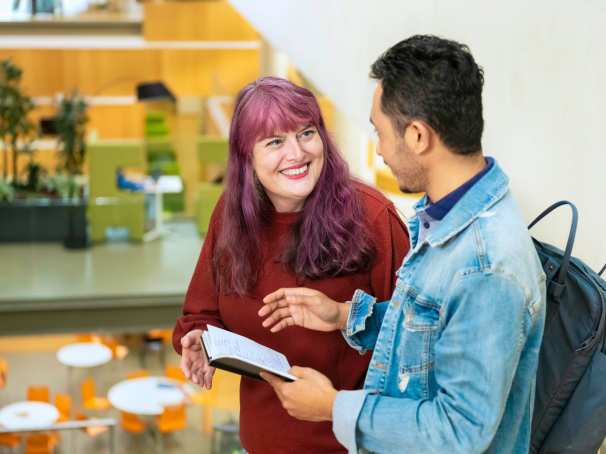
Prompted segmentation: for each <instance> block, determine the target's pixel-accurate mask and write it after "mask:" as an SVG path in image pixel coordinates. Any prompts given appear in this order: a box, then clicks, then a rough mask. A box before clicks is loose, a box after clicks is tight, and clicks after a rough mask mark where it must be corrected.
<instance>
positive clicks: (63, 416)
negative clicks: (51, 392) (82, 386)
mask: <svg viewBox="0 0 606 454" xmlns="http://www.w3.org/2000/svg"><path fill="white" fill-rule="evenodd" d="M55 407H57V410H59V422H64V421H69V420H70V419H71V413H72V398H71V396H70V395H69V394H55Z"/></svg>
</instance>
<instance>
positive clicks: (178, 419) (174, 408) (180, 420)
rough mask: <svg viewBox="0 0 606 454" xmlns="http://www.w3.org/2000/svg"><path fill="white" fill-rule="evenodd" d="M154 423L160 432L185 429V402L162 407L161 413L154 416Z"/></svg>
mask: <svg viewBox="0 0 606 454" xmlns="http://www.w3.org/2000/svg"><path fill="white" fill-rule="evenodd" d="M156 423H157V424H158V429H159V430H160V432H161V433H170V432H176V431H178V430H183V429H185V426H186V421H185V404H181V405H169V406H166V407H164V411H163V412H162V414H161V415H160V416H157V417H156Z"/></svg>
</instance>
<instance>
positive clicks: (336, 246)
mask: <svg viewBox="0 0 606 454" xmlns="http://www.w3.org/2000/svg"><path fill="white" fill-rule="evenodd" d="M304 125H313V126H315V128H316V129H317V131H318V133H319V135H320V137H321V139H322V143H323V144H324V165H323V167H322V171H321V173H320V176H319V179H318V182H317V184H316V186H315V188H314V190H313V191H312V193H311V194H310V195H309V196H308V197H307V199H306V200H305V204H304V206H303V212H302V215H301V219H300V220H299V221H298V222H297V223H295V225H294V226H293V230H292V235H291V238H290V241H289V242H288V247H287V248H286V250H285V251H284V253H283V254H282V259H281V260H282V262H283V263H284V264H285V265H286V266H287V267H288V268H289V269H290V270H291V271H293V272H294V273H295V274H296V275H297V276H300V277H305V278H309V279H319V278H323V277H328V276H338V275H343V274H349V273H354V272H359V271H363V270H367V269H368V268H369V266H370V262H371V261H372V259H373V257H374V252H375V249H374V245H373V243H372V239H371V237H370V235H369V230H368V226H367V224H366V221H365V217H364V210H363V207H362V205H361V201H360V198H359V195H358V192H357V190H356V189H355V187H354V183H353V181H352V180H351V177H350V174H349V170H348V167H347V164H346V162H345V160H344V159H343V158H342V157H341V155H340V154H339V152H338V150H337V148H336V146H335V144H334V143H333V141H332V140H331V138H330V136H329V134H328V132H327V130H326V127H325V125H324V120H323V119H322V115H321V113H320V107H319V106H318V103H317V101H316V98H315V97H314V95H313V94H312V93H311V92H310V91H309V90H307V89H306V88H303V87H299V86H297V85H295V84H293V83H291V82H289V81H287V80H285V79H280V78H276V77H264V78H261V79H258V80H257V81H255V82H253V83H251V84H249V85H247V86H246V87H244V88H243V89H242V90H241V91H240V93H239V94H238V97H237V99H236V106H235V111H234V115H233V117H232V121H231V129H230V133H229V160H228V164H227V176H226V184H225V192H224V195H223V198H224V204H223V213H222V224H221V225H222V228H221V231H220V232H219V235H218V239H217V243H216V246H215V254H214V257H213V272H214V276H215V282H216V283H217V285H218V288H219V291H220V292H221V293H224V294H225V293H236V294H238V295H246V294H248V293H250V291H251V290H252V289H253V288H254V285H255V284H256V283H257V281H258V278H259V271H258V270H259V269H260V266H259V265H260V260H261V250H260V248H259V240H260V238H261V232H262V230H263V228H264V226H265V225H267V224H268V223H270V222H271V216H272V213H273V211H274V210H273V206H272V205H271V201H270V200H269V198H268V197H267V195H266V194H265V191H264V190H263V187H262V186H261V184H260V183H259V182H258V180H257V179H256V177H255V175H254V171H253V166H252V151H253V147H254V144H255V142H257V141H258V140H260V139H262V138H264V137H269V136H271V135H272V134H274V133H276V132H287V131H293V130H297V129H298V128H300V127H301V126H304Z"/></svg>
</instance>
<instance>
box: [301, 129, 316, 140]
mask: <svg viewBox="0 0 606 454" xmlns="http://www.w3.org/2000/svg"><path fill="white" fill-rule="evenodd" d="M315 133H316V130H315V129H313V128H312V129H306V130H305V131H303V132H302V133H301V137H303V138H308V137H312V136H313V135H314V134H315Z"/></svg>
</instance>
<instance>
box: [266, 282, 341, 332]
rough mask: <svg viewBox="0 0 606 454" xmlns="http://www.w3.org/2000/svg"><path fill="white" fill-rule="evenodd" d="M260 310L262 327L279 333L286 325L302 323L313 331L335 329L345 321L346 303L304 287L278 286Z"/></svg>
mask: <svg viewBox="0 0 606 454" xmlns="http://www.w3.org/2000/svg"><path fill="white" fill-rule="evenodd" d="M263 303H265V306H263V307H262V308H261V310H259V316H260V317H266V316H267V318H266V319H265V320H264V321H263V326H264V327H265V328H269V327H271V329H270V330H271V332H272V333H275V332H278V331H280V330H282V329H284V328H286V327H287V326H293V325H296V326H302V327H303V328H308V329H313V330H316V331H335V330H339V329H342V328H344V327H345V326H346V324H347V317H348V315H349V306H350V305H349V304H342V303H338V302H336V301H333V300H331V299H330V298H329V297H327V296H326V295H324V294H323V293H322V292H318V291H317V290H312V289H309V288H304V287H297V288H281V289H280V290H277V291H275V292H273V293H270V294H269V295H267V296H266V297H265V298H263Z"/></svg>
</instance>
